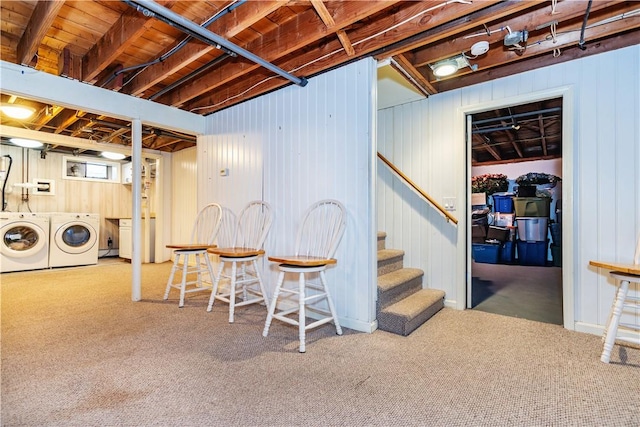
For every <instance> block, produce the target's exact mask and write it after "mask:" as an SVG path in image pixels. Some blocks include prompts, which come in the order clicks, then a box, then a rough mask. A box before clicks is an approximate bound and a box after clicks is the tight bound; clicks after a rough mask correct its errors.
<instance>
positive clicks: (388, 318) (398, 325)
mask: <svg viewBox="0 0 640 427" xmlns="http://www.w3.org/2000/svg"><path fill="white" fill-rule="evenodd" d="M444 295H445V293H444V292H443V291H440V290H437V289H422V290H420V291H418V292H416V293H414V294H413V295H411V296H409V297H407V298H404V299H402V300H400V301H398V302H396V303H395V304H392V305H390V306H388V307H386V308H384V309H383V310H381V311H380V312H379V313H378V328H379V329H381V330H383V331H387V332H392V333H394V334H398V335H403V336H407V335H409V334H410V333H411V332H413V331H414V330H415V329H417V328H418V327H419V326H420V325H422V324H423V323H424V322H426V321H427V320H428V319H429V318H430V317H431V316H433V315H434V314H436V313H437V312H438V311H440V309H442V308H443V307H444Z"/></svg>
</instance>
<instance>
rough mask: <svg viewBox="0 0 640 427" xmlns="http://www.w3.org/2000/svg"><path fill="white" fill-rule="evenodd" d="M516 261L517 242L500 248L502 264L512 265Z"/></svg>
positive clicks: (505, 244)
mask: <svg viewBox="0 0 640 427" xmlns="http://www.w3.org/2000/svg"><path fill="white" fill-rule="evenodd" d="M515 259H516V242H511V241H509V242H505V243H503V244H502V247H501V248H500V262H502V263H505V264H511V263H512V262H514V261H515Z"/></svg>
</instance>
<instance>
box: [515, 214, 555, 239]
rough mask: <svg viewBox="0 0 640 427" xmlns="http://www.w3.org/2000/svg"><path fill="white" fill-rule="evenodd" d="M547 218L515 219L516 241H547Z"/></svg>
mask: <svg viewBox="0 0 640 427" xmlns="http://www.w3.org/2000/svg"><path fill="white" fill-rule="evenodd" d="M548 223H549V218H543V217H523V218H516V224H517V226H518V239H520V240H522V241H524V242H542V241H543V240H547V232H548V230H547V224H548Z"/></svg>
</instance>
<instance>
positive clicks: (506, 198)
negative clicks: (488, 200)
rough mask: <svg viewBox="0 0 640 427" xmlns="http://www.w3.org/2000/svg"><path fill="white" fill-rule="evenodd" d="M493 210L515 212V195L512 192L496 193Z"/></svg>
mask: <svg viewBox="0 0 640 427" xmlns="http://www.w3.org/2000/svg"><path fill="white" fill-rule="evenodd" d="M492 197H493V210H494V211H495V212H504V213H511V212H513V196H512V195H511V194H508V195H507V194H504V195H502V194H494V195H493V196H492Z"/></svg>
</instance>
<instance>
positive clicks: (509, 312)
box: [467, 96, 564, 325]
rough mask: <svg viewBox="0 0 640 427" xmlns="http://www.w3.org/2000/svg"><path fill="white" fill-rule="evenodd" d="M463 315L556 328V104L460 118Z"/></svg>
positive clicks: (559, 282)
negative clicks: (466, 149) (466, 228)
mask: <svg viewBox="0 0 640 427" xmlns="http://www.w3.org/2000/svg"><path fill="white" fill-rule="evenodd" d="M467 142H468V144H469V146H470V160H469V163H470V167H469V169H470V177H469V180H470V183H469V185H470V187H471V203H470V206H471V209H470V212H469V223H470V224H471V227H470V228H471V230H470V239H469V241H470V251H469V252H470V262H469V263H468V266H469V272H470V274H469V275H468V277H470V280H468V283H467V286H468V289H467V308H471V309H476V310H481V311H486V312H491V313H496V314H501V315H506V316H512V317H521V318H525V319H529V320H535V321H541V322H546V323H553V324H559V325H562V324H563V319H564V313H563V303H564V302H563V289H564V287H563V272H562V247H563V246H562V240H563V239H562V194H563V193H562V176H563V160H562V155H563V98H562V96H559V97H552V98H548V99H539V100H535V101H530V102H526V103H518V104H509V105H506V106H503V105H500V106H493V107H492V108H489V109H485V110H481V111H477V112H473V113H468V114H467Z"/></svg>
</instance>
